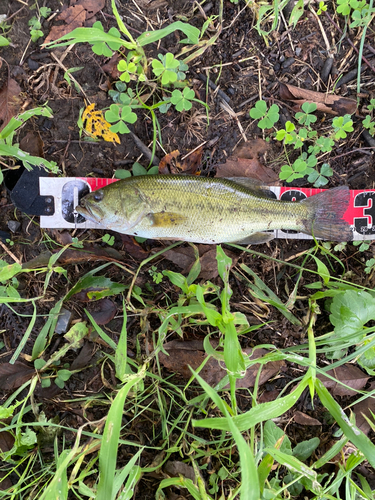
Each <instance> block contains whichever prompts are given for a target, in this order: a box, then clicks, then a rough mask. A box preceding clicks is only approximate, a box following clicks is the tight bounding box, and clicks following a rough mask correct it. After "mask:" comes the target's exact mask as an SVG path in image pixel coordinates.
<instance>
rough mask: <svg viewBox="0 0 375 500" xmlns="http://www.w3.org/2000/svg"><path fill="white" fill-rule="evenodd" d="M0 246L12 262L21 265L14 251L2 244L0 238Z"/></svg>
mask: <svg viewBox="0 0 375 500" xmlns="http://www.w3.org/2000/svg"><path fill="white" fill-rule="evenodd" d="M0 246H1V248H2V249H3V250H4V251H5V252H6V253H7V254H8V255H9V257H11V258H12V259H13V260H14V262H17V264H19V265H21V261H20V259H19V258H18V257H16V256H15V255H14V253H13V252H11V251H10V250H9V248H8V247H7V246H6V245H4V243H3V242H2V241H1V240H0Z"/></svg>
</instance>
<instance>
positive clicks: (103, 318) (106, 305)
mask: <svg viewBox="0 0 375 500" xmlns="http://www.w3.org/2000/svg"><path fill="white" fill-rule="evenodd" d="M87 310H88V312H89V313H90V314H91V316H92V317H93V318H94V320H95V321H96V323H97V324H98V325H106V324H107V323H109V322H110V321H111V320H112V319H113V318H114V317H115V314H116V311H117V306H116V304H115V303H114V302H113V301H112V300H111V299H108V298H104V299H99V300H96V301H95V302H90V304H89V306H88V307H87Z"/></svg>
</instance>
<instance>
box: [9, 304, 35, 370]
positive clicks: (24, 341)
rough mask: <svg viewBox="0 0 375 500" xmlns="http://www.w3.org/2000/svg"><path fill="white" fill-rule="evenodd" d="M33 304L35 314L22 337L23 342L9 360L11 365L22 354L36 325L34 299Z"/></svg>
mask: <svg viewBox="0 0 375 500" xmlns="http://www.w3.org/2000/svg"><path fill="white" fill-rule="evenodd" d="M32 304H33V307H34V311H33V315H32V317H31V320H30V323H29V326H28V327H27V330H26V332H25V333H24V335H23V337H22V340H21V342H20V343H19V344H18V347H17V349H16V350H15V352H14V354H13V356H12V357H11V359H10V360H9V363H10V364H11V365H13V364H14V363H15V362H16V360H17V358H18V356H19V355H20V353H21V351H22V349H23V348H24V347H25V344H26V342H27V341H28V339H29V337H30V334H31V331H32V329H33V327H34V324H35V320H36V305H35V301H34V300H33V301H32Z"/></svg>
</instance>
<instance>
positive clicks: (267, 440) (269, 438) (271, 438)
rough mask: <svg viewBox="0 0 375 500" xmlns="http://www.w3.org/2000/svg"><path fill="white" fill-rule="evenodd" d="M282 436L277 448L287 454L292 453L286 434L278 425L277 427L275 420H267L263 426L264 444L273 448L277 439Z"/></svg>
mask: <svg viewBox="0 0 375 500" xmlns="http://www.w3.org/2000/svg"><path fill="white" fill-rule="evenodd" d="M282 437H284V439H283V441H282V443H281V446H280V448H279V449H280V450H281V451H282V452H284V453H287V454H288V455H292V445H291V442H290V439H289V438H288V436H287V435H286V434H285V433H284V431H283V430H282V429H280V427H277V425H276V424H275V422H273V421H272V420H267V422H266V423H265V424H264V427H263V439H264V446H266V447H267V448H274V447H275V445H276V443H277V441H278V440H279V439H280V438H282Z"/></svg>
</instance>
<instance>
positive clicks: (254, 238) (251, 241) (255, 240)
mask: <svg viewBox="0 0 375 500" xmlns="http://www.w3.org/2000/svg"><path fill="white" fill-rule="evenodd" d="M274 237H275V235H274V232H273V231H272V232H270V233H266V232H259V233H253V234H250V235H249V236H246V238H243V239H242V240H238V241H232V242H231V243H238V244H239V245H259V244H260V243H267V241H270V240H273V239H274Z"/></svg>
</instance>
